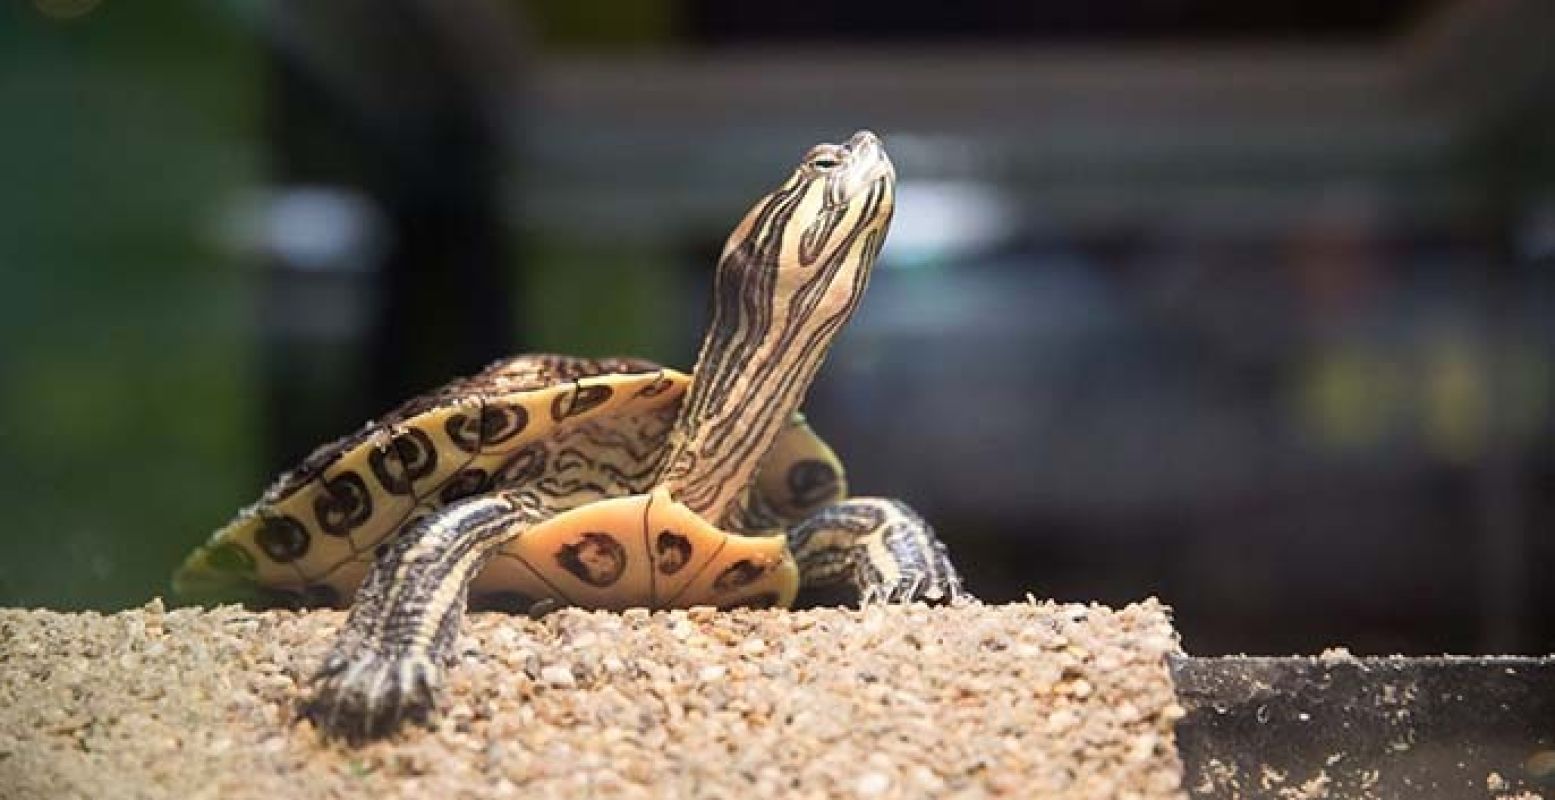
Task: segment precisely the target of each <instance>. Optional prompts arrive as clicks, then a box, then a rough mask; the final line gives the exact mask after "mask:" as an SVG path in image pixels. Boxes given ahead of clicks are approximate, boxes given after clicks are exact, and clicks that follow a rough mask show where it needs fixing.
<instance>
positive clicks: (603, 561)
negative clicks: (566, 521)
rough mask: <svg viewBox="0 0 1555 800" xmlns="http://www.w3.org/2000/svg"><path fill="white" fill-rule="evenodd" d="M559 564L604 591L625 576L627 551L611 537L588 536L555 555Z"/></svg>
mask: <svg viewBox="0 0 1555 800" xmlns="http://www.w3.org/2000/svg"><path fill="white" fill-rule="evenodd" d="M556 563H557V564H558V565H559V566H561V568H562V569H565V570H567V571H568V572H570V573H572V574H573V576H575V577H576V578H577V579H578V580H580V581H583V582H584V583H586V584H588V585H590V586H595V587H598V588H601V589H603V588H605V587H608V586H612V585H614V584H615V582H616V581H618V580H620V579H621V575H622V573H624V572H626V548H624V547H622V546H621V543H620V542H617V541H616V540H615V537H614V536H611V535H610V534H608V533H585V534H583V535H582V536H581V537H579V538H578V540H577V541H576V542H573V543H572V544H568V545H564V546H563V547H562V549H560V550H558V551H556Z"/></svg>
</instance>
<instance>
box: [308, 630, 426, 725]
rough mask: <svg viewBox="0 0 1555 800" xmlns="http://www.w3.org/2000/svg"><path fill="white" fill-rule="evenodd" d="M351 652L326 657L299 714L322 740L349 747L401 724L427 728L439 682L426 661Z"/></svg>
mask: <svg viewBox="0 0 1555 800" xmlns="http://www.w3.org/2000/svg"><path fill="white" fill-rule="evenodd" d="M353 649H354V650H355V651H356V652H354V653H351V654H349V655H347V654H343V653H339V652H336V653H331V654H330V656H329V657H328V659H326V660H325V662H324V666H323V667H321V668H320V669H319V671H318V674H317V675H315V676H314V677H313V686H314V689H313V697H312V698H311V699H309V700H307V701H306V702H304V703H303V704H302V707H301V709H300V713H301V715H302V716H304V717H306V718H308V719H310V720H312V721H313V724H314V725H315V726H316V727H317V728H318V730H319V733H320V734H321V735H323V736H324V738H326V739H343V740H345V741H347V742H349V743H351V744H353V745H355V744H361V743H363V742H366V741H371V740H374V739H382V738H385V737H388V736H390V735H392V734H393V733H394V732H395V731H397V730H399V728H400V726H401V725H402V724H403V723H405V722H406V721H412V722H417V723H420V724H423V725H425V724H428V723H429V722H430V720H431V717H432V713H433V712H434V711H435V710H436V708H437V692H438V687H439V682H440V670H439V669H438V667H437V666H436V665H434V664H433V663H432V661H431V660H430V659H428V658H426V657H425V656H421V655H400V656H397V657H388V656H384V655H382V654H380V653H377V652H374V651H373V650H371V649H369V648H368V647H365V646H360V647H357V648H353Z"/></svg>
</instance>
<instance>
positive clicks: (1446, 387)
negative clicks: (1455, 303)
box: [1421, 335, 1490, 464]
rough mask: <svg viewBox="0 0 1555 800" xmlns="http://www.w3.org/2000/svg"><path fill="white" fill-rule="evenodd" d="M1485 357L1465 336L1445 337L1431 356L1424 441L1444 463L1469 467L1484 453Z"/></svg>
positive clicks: (1486, 418) (1486, 433)
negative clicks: (1467, 465) (1448, 462)
mask: <svg viewBox="0 0 1555 800" xmlns="http://www.w3.org/2000/svg"><path fill="white" fill-rule="evenodd" d="M1486 355H1487V354H1486V353H1484V352H1483V351H1482V350H1480V349H1478V348H1476V347H1475V346H1474V344H1473V343H1472V342H1471V341H1470V340H1468V339H1467V337H1464V336H1461V335H1457V336H1443V337H1441V339H1440V341H1437V342H1435V343H1433V345H1432V346H1431V347H1430V348H1429V350H1428V352H1427V353H1426V357H1427V361H1426V372H1425V385H1424V387H1423V388H1424V389H1425V391H1424V392H1423V396H1422V398H1421V399H1422V401H1423V403H1424V408H1423V409H1422V410H1423V412H1424V414H1423V416H1424V420H1423V421H1424V426H1425V430H1424V433H1425V441H1426V444H1427V446H1428V447H1429V448H1430V449H1431V451H1432V452H1433V453H1435V454H1436V455H1437V456H1438V457H1440V458H1442V459H1444V460H1447V461H1451V462H1454V463H1458V464H1467V463H1469V462H1471V461H1473V460H1474V459H1476V458H1477V457H1479V455H1480V454H1481V453H1482V452H1484V449H1485V443H1486V440H1487V438H1488V437H1489V427H1490V397H1489V395H1488V390H1487V389H1486V387H1487V386H1489V385H1490V381H1489V376H1488V375H1487V374H1486V372H1487V370H1488V368H1489V364H1488V363H1487V361H1486Z"/></svg>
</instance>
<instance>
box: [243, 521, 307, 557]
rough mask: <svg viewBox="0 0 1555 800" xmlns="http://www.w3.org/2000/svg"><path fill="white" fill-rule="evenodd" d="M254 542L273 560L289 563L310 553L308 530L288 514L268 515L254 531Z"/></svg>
mask: <svg viewBox="0 0 1555 800" xmlns="http://www.w3.org/2000/svg"><path fill="white" fill-rule="evenodd" d="M254 543H255V544H257V545H259V549H260V550H263V551H264V552H265V555H267V556H269V557H270V560H271V561H275V562H278V563H281V564H289V563H291V562H293V561H296V560H297V559H299V558H302V557H303V556H304V555H307V553H308V544H309V539H308V530H307V529H306V528H304V527H303V525H302V523H301V522H298V521H297V520H295V519H292V518H291V517H288V516H266V517H265V518H264V521H263V522H262V523H260V527H259V530H258V531H257V532H255V533H254Z"/></svg>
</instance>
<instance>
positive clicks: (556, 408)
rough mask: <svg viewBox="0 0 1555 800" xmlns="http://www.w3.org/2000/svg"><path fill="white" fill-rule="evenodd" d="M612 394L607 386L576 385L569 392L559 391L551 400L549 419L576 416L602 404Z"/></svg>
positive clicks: (559, 420)
mask: <svg viewBox="0 0 1555 800" xmlns="http://www.w3.org/2000/svg"><path fill="white" fill-rule="evenodd" d="M612 394H614V392H613V391H611V389H610V387H609V386H584V385H581V384H580V385H578V387H577V388H576V389H574V390H573V391H570V392H561V393H559V394H557V395H556V399H555V400H552V401H551V419H553V420H556V421H557V422H561V421H562V420H564V419H567V418H568V417H576V416H578V415H580V414H585V413H588V412H589V411H592V410H594V409H595V408H598V407H599V406H601V405H604V404H605V403H606V402H607V401H609V400H610V396H611V395H612Z"/></svg>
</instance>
